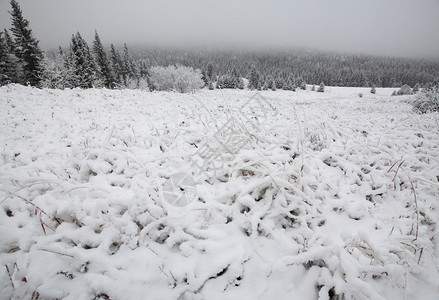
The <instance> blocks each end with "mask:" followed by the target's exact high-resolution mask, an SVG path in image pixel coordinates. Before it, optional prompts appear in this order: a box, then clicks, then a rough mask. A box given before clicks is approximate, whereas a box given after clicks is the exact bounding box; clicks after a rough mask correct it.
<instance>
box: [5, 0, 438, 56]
mask: <svg viewBox="0 0 439 300" xmlns="http://www.w3.org/2000/svg"><path fill="white" fill-rule="evenodd" d="M18 1H19V3H20V5H21V8H22V9H23V13H24V16H25V17H26V18H27V19H28V20H29V21H30V24H31V27H32V29H33V31H34V34H35V36H36V37H37V38H38V39H39V40H40V43H41V45H42V47H44V48H50V47H57V46H58V45H62V46H67V45H68V44H69V39H70V37H71V34H72V33H75V32H76V31H79V32H81V34H82V35H83V36H84V37H85V38H86V39H87V40H89V41H91V40H92V38H93V35H94V30H95V29H97V30H98V32H99V35H100V36H101V39H102V40H103V42H104V43H107V44H108V43H110V42H113V43H115V44H120V43H123V42H127V43H128V44H129V45H134V44H135V45H141V44H146V45H156V44H159V45H172V46H210V47H215V46H217V45H222V46H229V45H233V46H247V47H257V46H260V47H301V48H303V47H306V48H314V49H320V50H331V51H333V50H335V51H343V52H360V53H368V54H382V55H397V56H429V57H439V0H367V1H366V0H301V1H295V0H290V1H288V0H271V1H268V0H266V1H263V0H235V1H233V0H222V1H220V0H156V1H152V0H125V1H122V0H18ZM9 10H10V5H9V1H7V0H0V28H3V27H6V28H9V27H10V17H9V14H8V11H9Z"/></svg>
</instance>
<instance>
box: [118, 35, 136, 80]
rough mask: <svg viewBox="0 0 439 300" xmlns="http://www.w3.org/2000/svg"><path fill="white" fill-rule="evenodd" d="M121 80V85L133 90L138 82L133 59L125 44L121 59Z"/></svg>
mask: <svg viewBox="0 0 439 300" xmlns="http://www.w3.org/2000/svg"><path fill="white" fill-rule="evenodd" d="M121 73H122V79H123V84H124V85H125V86H126V87H129V88H134V87H135V86H136V83H137V80H138V74H137V70H136V66H135V64H134V60H133V57H132V56H131V54H130V52H129V50H128V47H127V44H124V47H123V58H122V69H121Z"/></svg>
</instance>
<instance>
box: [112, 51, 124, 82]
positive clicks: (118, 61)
mask: <svg viewBox="0 0 439 300" xmlns="http://www.w3.org/2000/svg"><path fill="white" fill-rule="evenodd" d="M110 61H111V68H112V69H113V74H114V76H115V80H116V83H118V84H122V80H123V79H122V77H123V76H122V58H121V57H120V53H119V51H117V50H116V48H114V45H113V44H111V46H110Z"/></svg>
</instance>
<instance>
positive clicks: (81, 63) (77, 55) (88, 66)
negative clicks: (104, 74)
mask: <svg viewBox="0 0 439 300" xmlns="http://www.w3.org/2000/svg"><path fill="white" fill-rule="evenodd" d="M70 48H71V53H72V56H71V57H70V59H71V60H72V61H70V63H72V64H73V68H74V74H75V75H76V76H77V79H78V83H77V84H78V87H81V88H92V87H94V86H99V85H100V83H99V81H98V80H97V77H96V67H95V63H94V60H93V57H92V55H91V53H90V48H89V47H88V45H87V42H86V41H85V40H84V39H83V38H82V36H81V34H80V33H79V32H78V33H76V35H73V36H72V41H71V45H70Z"/></svg>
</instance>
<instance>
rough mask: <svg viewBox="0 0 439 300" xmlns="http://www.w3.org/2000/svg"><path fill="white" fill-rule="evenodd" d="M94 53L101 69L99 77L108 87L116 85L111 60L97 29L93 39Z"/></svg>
mask: <svg viewBox="0 0 439 300" xmlns="http://www.w3.org/2000/svg"><path fill="white" fill-rule="evenodd" d="M93 53H94V56H95V60H96V64H97V67H98V70H99V72H98V73H99V77H100V78H101V80H102V81H103V83H104V86H105V87H107V88H112V87H114V76H113V73H112V71H111V68H110V62H109V61H108V58H107V54H106V53H105V49H104V46H102V42H101V38H100V37H99V35H98V32H97V31H95V39H94V41H93Z"/></svg>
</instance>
